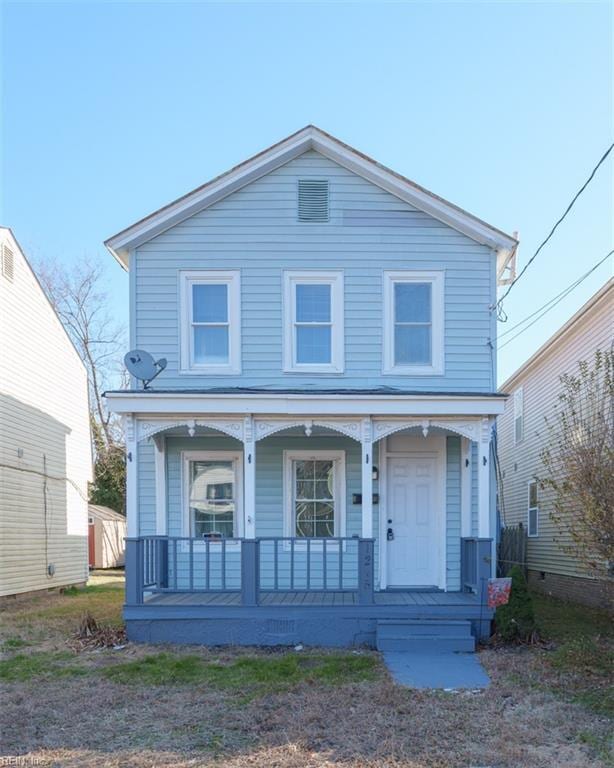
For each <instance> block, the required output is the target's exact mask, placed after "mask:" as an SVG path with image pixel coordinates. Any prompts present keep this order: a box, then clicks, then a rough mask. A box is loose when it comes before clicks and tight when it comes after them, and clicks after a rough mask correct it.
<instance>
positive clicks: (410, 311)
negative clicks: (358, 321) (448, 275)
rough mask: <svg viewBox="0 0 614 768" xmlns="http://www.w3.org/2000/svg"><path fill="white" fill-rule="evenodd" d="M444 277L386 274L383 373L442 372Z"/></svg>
mask: <svg viewBox="0 0 614 768" xmlns="http://www.w3.org/2000/svg"><path fill="white" fill-rule="evenodd" d="M443 280H444V278H443V272H385V273H384V373H395V374H407V375H412V376H415V375H429V374H431V375H437V374H442V373H443V368H444V344H443V341H444V339H443V334H444V305H443Z"/></svg>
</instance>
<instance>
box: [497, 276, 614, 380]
mask: <svg viewBox="0 0 614 768" xmlns="http://www.w3.org/2000/svg"><path fill="white" fill-rule="evenodd" d="M613 289H614V277H611V278H610V279H609V280H608V281H607V282H606V283H604V285H602V286H601V288H600V289H599V290H598V291H597V292H596V293H594V294H593V295H592V296H591V297H590V299H588V301H586V302H585V303H584V304H583V305H582V306H581V307H580V309H579V310H578V311H577V312H575V313H574V314H573V315H572V316H571V317H570V318H569V320H567V321H566V322H565V323H563V325H562V326H561V327H560V328H559V329H558V331H555V333H553V334H552V336H551V337H550V338H549V339H548V340H547V341H545V342H544V343H543V344H542V345H541V347H539V349H538V350H537V351H536V352H534V353H533V354H532V355H531V357H529V358H528V360H525V362H524V363H523V364H522V365H521V366H520V368H517V369H516V370H515V371H514V373H512V375H511V376H508V378H507V379H506V380H505V381H504V382H503V384H501V386H500V387H499V392H508V391H510V390H511V389H512V388H513V387H514V385H515V383H516V380H517V379H518V378H520V377H521V376H522V375H523V374H524V373H526V372H527V371H528V370H529V368H532V367H533V366H534V365H535V364H536V363H538V362H539V361H540V360H541V359H542V357H544V355H547V354H548V352H550V351H552V350H553V349H554V348H555V347H556V345H557V344H558V343H559V342H561V341H562V340H563V338H564V337H565V336H566V335H567V334H568V333H569V332H570V331H571V330H573V329H574V328H575V327H576V325H577V323H579V322H581V321H583V320H587V319H588V320H590V319H592V318H593V317H595V314H594V313H595V312H598V311H599V310H600V305H601V304H603V305H604V307H605V309H606V310H607V311H609V312H611V306H612V297H611V296H610V292H611V291H612V290H613Z"/></svg>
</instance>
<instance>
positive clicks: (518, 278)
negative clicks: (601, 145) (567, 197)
mask: <svg viewBox="0 0 614 768" xmlns="http://www.w3.org/2000/svg"><path fill="white" fill-rule="evenodd" d="M613 149H614V143H612V144H610V146H609V147H608V148H607V149H606V151H605V152H604V153H603V155H602V156H601V158H600V160H599V162H598V163H597V165H596V166H595V167H594V168H593V170H592V171H591V174H590V176H589V177H588V179H587V180H586V181H585V182H584V184H583V185H582V186H581V187H580V189H579V190H578V191H577V192H576V194H575V195H574V196H573V199H572V201H571V202H570V203H569V205H568V206H567V208H566V209H565V212H564V213H563V215H562V216H561V217H560V218H559V219H558V221H557V222H556V224H555V225H554V226H553V227H552V229H551V230H550V232H549V233H548V236H547V237H546V239H545V240H544V241H543V242H542V243H541V245H540V246H539V247H538V249H537V250H536V251H535V253H534V254H533V256H531V258H530V259H529V260H528V261H527V263H526V264H525V265H524V267H523V268H522V269H521V270H520V273H519V274H518V275H517V276H516V278H515V279H514V281H513V282H512V283H511V284H510V285H509V287H508V289H507V291H505V293H504V294H503V296H501V298H500V299H499V300H498V301H497V303H496V304H495V307H496V308H497V309H499V308H500V307H501V304H502V302H503V300H504V299H505V298H506V297H507V295H508V294H509V292H510V291H511V290H512V288H513V287H514V286H515V285H516V283H517V282H518V281H519V280H520V278H521V277H522V276H523V275H524V273H525V272H526V271H527V269H528V267H529V266H530V265H531V264H532V263H533V262H534V261H535V259H536V258H537V255H538V254H539V252H540V251H541V249H542V248H543V247H544V246H545V245H546V243H547V242H548V241H549V240H550V238H551V237H552V235H553V234H554V233H555V231H556V230H557V229H558V226H559V224H561V222H562V221H563V219H564V218H565V217H566V216H567V214H568V213H569V211H571V209H572V208H573V206H574V204H575V202H576V200H577V199H578V198H579V197H580V195H581V194H582V193H583V192H584V190H585V189H586V188H587V187H588V185H589V184H590V183H591V181H592V180H593V178H594V176H595V174H596V173H597V171H598V170H599V167H600V166H601V165H602V163H604V162H605V160H606V158H607V156H608V155H609V154H610V152H611V151H612V150H613Z"/></svg>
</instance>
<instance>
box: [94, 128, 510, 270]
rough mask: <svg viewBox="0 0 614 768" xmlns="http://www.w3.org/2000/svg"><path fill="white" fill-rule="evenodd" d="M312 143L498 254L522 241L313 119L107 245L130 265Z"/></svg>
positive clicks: (127, 230)
mask: <svg viewBox="0 0 614 768" xmlns="http://www.w3.org/2000/svg"><path fill="white" fill-rule="evenodd" d="M310 149H313V150H315V151H317V152H320V154H322V155H324V157H327V158H329V159H330V160H333V161H334V162H336V163H338V164H339V165H341V166H343V167H344V168H347V169H348V170H350V171H353V172H354V173H356V174H358V175H359V176H362V177H363V178H364V179H367V180H368V181H370V182H372V183H373V184H376V185H377V186H378V187H380V188H381V189H385V190H386V191H387V192H390V193H391V194H393V195H395V196H396V197H398V198H400V199H401V200H403V201H405V202H406V203H409V204H410V205H412V206H414V207H415V208H418V209H419V210H421V211H424V212H425V213H427V214H429V215H431V216H433V217H434V218H436V219H438V220H439V221H442V222H443V223H445V224H448V225H449V226H451V227H453V228H454V229H456V230H458V231H459V232H461V233H462V234H464V235H467V237H470V238H471V239H473V240H475V241H476V242H478V243H481V244H482V245H487V246H490V247H491V248H493V249H494V250H496V251H497V253H498V254H507V253H508V252H509V251H511V250H513V249H514V248H515V247H516V245H517V240H516V239H515V238H514V237H512V236H511V235H507V234H505V233H504V232H501V231H500V230H498V229H496V228H495V227H491V226H490V225H489V224H486V222H484V221H481V219H478V218H477V217H475V216H473V215H472V214H470V213H467V212H466V211H464V210H462V209H461V208H459V207H458V206H456V205H454V204H453V203H449V202H448V201H446V200H444V199H443V198H441V197H438V196H437V195H435V194H433V193H432V192H429V191H428V190H426V189H424V188H423V187H420V186H418V185H417V184H415V183H414V182H412V181H410V180H409V179H406V178H404V177H403V176H400V175H399V174H397V173H395V172H394V171H392V170H390V169H389V168H386V167H384V166H382V165H380V164H379V163H377V162H376V161H375V160H372V159H371V158H369V157H367V156H366V155H363V154H362V153H360V152H358V151H357V150H355V149H353V148H352V147H350V146H348V145H347V144H344V143H343V142H341V141H339V140H338V139H335V138H334V137H333V136H330V135H329V134H327V133H325V132H324V131H322V130H320V129H319V128H316V127H315V126H313V125H309V126H307V127H306V128H303V129H302V130H300V131H298V133H295V134H293V135H292V136H289V137H288V138H287V139H284V140H283V141H281V142H279V143H278V144H275V145H273V146H272V147H270V148H269V149H266V150H264V151H263V152H260V153H259V154H257V155H255V156H254V157H252V158H250V159H249V160H246V161H245V162H244V163H241V164H240V165H238V166H236V167H235V168H233V169H231V170H230V171H228V172H227V173H224V174H222V175H221V176H218V177H217V178H215V179H213V180H212V181H210V182H208V183H207V184H205V185H203V186H202V187H199V188H198V189H195V190H194V191H193V192H190V193H188V194H187V195H185V196H183V197H181V198H179V199H178V200H176V201H175V202H173V203H170V204H169V205H167V206H165V207H164V208H161V209H160V210H158V211H156V212H155V213H152V214H151V215H150V216H147V217H146V218H144V219H141V220H140V221H138V222H136V223H135V224H133V225H132V226H130V227H128V228H127V229H124V230H122V231H121V232H119V233H118V234H116V235H114V236H113V237H111V238H109V239H108V240H106V241H105V245H106V247H107V248H108V250H109V251H110V252H111V254H112V255H113V256H114V257H115V258H116V259H117V260H118V261H119V262H120V264H121V265H122V266H123V267H124V268H126V269H127V268H128V255H129V252H130V250H131V249H133V248H137V247H138V246H139V245H142V244H143V243H145V242H147V241H148V240H151V239H152V238H153V237H155V236H156V235H159V234H160V233H161V232H163V231H165V230H166V229H168V228H169V227H172V226H174V225H175V224H177V223H178V222H180V221H183V220H184V219H186V218H188V217H189V216H192V215H193V214H195V213H197V212H198V211H201V210H203V209H204V208H207V207H208V206H210V205H212V204H213V203H216V202H217V201H218V200H221V199H222V198H223V197H226V196H227V195H230V194H232V193H233V192H235V191H236V190H238V189H240V188H241V187H244V186H245V185H246V184H250V183H251V182H252V181H255V180H256V179H258V178H260V177H262V176H264V175H266V174H267V173H269V172H270V171H272V170H275V168H279V167H280V166H282V165H285V164H286V163H287V162H289V161H290V160H293V159H294V158H295V157H298V156H299V155H302V154H303V153H304V152H307V151H308V150H310Z"/></svg>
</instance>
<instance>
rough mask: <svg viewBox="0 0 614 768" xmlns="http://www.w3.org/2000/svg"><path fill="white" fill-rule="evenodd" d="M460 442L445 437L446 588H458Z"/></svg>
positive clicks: (455, 437) (451, 437) (453, 438)
mask: <svg viewBox="0 0 614 768" xmlns="http://www.w3.org/2000/svg"><path fill="white" fill-rule="evenodd" d="M460 536H461V444H460V437H457V436H456V435H455V436H450V437H447V438H446V571H447V589H448V590H450V591H457V590H459V589H460Z"/></svg>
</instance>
